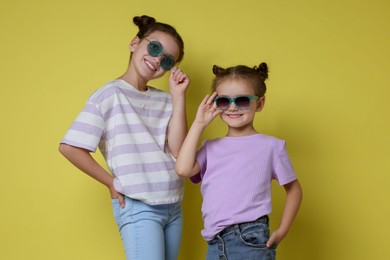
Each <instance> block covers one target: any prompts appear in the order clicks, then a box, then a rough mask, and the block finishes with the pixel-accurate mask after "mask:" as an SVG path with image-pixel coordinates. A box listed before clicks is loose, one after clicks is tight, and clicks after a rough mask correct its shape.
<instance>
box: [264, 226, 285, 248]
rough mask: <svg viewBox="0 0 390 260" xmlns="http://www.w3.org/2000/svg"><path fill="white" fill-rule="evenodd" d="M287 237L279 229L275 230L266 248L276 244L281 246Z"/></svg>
mask: <svg viewBox="0 0 390 260" xmlns="http://www.w3.org/2000/svg"><path fill="white" fill-rule="evenodd" d="M285 236H286V235H285V234H283V232H281V231H280V230H279V229H277V230H275V232H273V233H272V234H271V236H270V238H269V239H268V241H267V244H266V246H267V247H271V246H272V245H273V244H275V243H276V244H279V243H280V242H281V241H282V239H283V238H284V237H285Z"/></svg>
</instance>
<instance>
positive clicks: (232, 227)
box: [217, 215, 269, 236]
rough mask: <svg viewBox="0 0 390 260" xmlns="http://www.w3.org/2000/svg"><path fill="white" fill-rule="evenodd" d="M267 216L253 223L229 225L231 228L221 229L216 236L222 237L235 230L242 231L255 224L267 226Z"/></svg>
mask: <svg viewBox="0 0 390 260" xmlns="http://www.w3.org/2000/svg"><path fill="white" fill-rule="evenodd" d="M268 221H269V219H268V215H264V216H262V217H260V218H258V219H256V220H255V221H250V222H244V223H239V224H234V225H231V226H228V227H226V228H225V229H223V230H222V231H221V232H219V233H218V234H217V236H222V235H224V234H226V233H229V232H231V231H233V230H235V229H243V228H245V227H246V226H249V225H253V224H256V223H262V224H267V225H268Z"/></svg>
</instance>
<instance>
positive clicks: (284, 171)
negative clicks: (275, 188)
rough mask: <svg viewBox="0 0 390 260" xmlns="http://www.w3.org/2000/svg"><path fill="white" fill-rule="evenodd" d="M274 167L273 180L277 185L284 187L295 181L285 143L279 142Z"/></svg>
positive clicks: (295, 177)
mask: <svg viewBox="0 0 390 260" xmlns="http://www.w3.org/2000/svg"><path fill="white" fill-rule="evenodd" d="M274 165H275V167H274V172H273V179H276V180H277V181H278V182H279V185H281V186H282V185H286V184H288V183H290V182H292V181H294V180H296V179H297V176H296V174H295V171H294V168H293V166H292V163H291V160H290V157H289V156H288V154H287V150H286V142H285V141H280V143H279V145H278V151H277V154H276V156H275V164H274Z"/></svg>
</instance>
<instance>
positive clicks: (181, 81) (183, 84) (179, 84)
mask: <svg viewBox="0 0 390 260" xmlns="http://www.w3.org/2000/svg"><path fill="white" fill-rule="evenodd" d="M189 84H190V78H189V77H188V76H187V75H186V74H185V73H184V72H183V71H182V70H181V69H180V68H178V67H174V68H173V69H171V75H170V76H169V90H170V92H171V94H184V93H185V92H186V90H187V88H188V85H189Z"/></svg>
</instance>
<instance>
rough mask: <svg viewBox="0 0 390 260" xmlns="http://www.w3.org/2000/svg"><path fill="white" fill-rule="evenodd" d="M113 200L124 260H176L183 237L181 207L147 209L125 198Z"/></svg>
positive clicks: (153, 206)
mask: <svg viewBox="0 0 390 260" xmlns="http://www.w3.org/2000/svg"><path fill="white" fill-rule="evenodd" d="M125 201H126V205H125V207H124V208H121V206H120V205H119V203H118V200H117V199H113V200H112V207H113V211H114V217H115V220H116V223H117V225H118V227H119V231H120V234H121V237H122V242H123V245H124V248H125V253H126V259H127V260H130V259H131V260H163V259H165V260H177V257H178V254H179V248H180V243H181V234H182V222H183V218H182V209H181V203H180V202H178V203H173V204H166V205H148V204H145V203H143V202H141V201H138V200H134V199H131V198H128V197H125Z"/></svg>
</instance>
